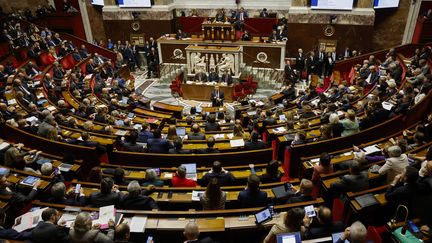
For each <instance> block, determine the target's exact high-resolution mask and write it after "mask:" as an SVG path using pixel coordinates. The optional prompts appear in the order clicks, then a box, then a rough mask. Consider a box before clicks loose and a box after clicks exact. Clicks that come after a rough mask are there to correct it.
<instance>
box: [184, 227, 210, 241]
mask: <svg viewBox="0 0 432 243" xmlns="http://www.w3.org/2000/svg"><path fill="white" fill-rule="evenodd" d="M199 234H200V232H199V228H198V225H197V224H196V223H195V222H189V223H188V224H187V225H186V226H185V229H184V231H183V235H184V237H185V238H186V241H185V242H187V243H212V242H213V240H212V239H211V238H210V237H206V238H204V239H201V240H198V237H199Z"/></svg>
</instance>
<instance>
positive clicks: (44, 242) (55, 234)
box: [31, 222, 69, 243]
mask: <svg viewBox="0 0 432 243" xmlns="http://www.w3.org/2000/svg"><path fill="white" fill-rule="evenodd" d="M31 239H32V241H33V242H35V243H50V242H53V243H55V242H67V241H68V239H69V235H68V234H67V233H66V231H65V228H64V227H61V226H58V225H55V224H51V223H46V222H39V223H38V224H37V225H36V227H35V228H34V229H33V231H32V235H31Z"/></svg>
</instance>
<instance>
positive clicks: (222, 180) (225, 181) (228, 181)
mask: <svg viewBox="0 0 432 243" xmlns="http://www.w3.org/2000/svg"><path fill="white" fill-rule="evenodd" d="M213 178H217V179H218V180H219V184H220V185H221V186H230V185H232V184H233V183H234V181H235V177H234V176H233V175H232V174H231V173H229V172H228V173H223V172H221V173H215V172H212V173H206V174H205V175H204V176H203V177H202V178H201V183H200V184H201V186H203V187H206V186H207V184H208V183H209V181H211V179H213Z"/></svg>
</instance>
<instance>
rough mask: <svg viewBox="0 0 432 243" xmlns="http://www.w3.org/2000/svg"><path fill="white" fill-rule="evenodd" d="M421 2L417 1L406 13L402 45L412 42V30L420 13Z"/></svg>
mask: <svg viewBox="0 0 432 243" xmlns="http://www.w3.org/2000/svg"><path fill="white" fill-rule="evenodd" d="M421 3H422V1H417V2H415V4H411V5H410V9H409V12H408V18H407V21H406V25H405V31H404V35H403V39H402V44H408V43H411V42H412V38H413V35H414V30H415V27H416V24H417V18H418V16H419V12H420V6H421Z"/></svg>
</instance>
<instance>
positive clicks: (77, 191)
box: [75, 184, 81, 194]
mask: <svg viewBox="0 0 432 243" xmlns="http://www.w3.org/2000/svg"><path fill="white" fill-rule="evenodd" d="M80 190H81V184H76V186H75V194H80Z"/></svg>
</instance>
